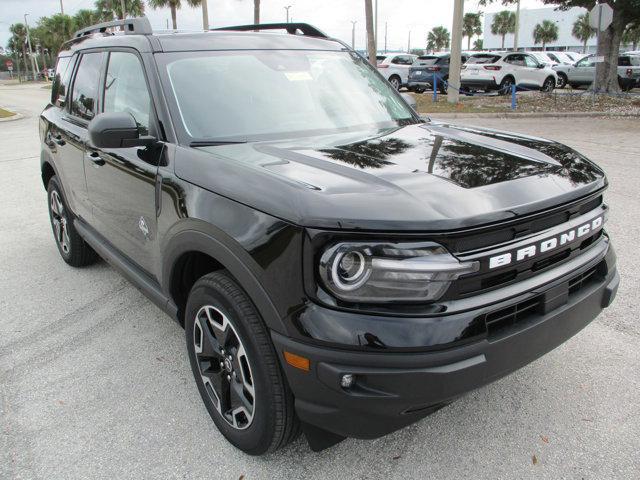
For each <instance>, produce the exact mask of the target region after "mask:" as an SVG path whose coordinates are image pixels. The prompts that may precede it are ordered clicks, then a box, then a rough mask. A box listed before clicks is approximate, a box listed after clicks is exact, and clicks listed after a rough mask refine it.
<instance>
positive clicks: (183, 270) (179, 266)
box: [169, 251, 224, 325]
mask: <svg viewBox="0 0 640 480" xmlns="http://www.w3.org/2000/svg"><path fill="white" fill-rule="evenodd" d="M222 269H224V266H223V265H222V264H221V263H220V262H218V261H217V260H216V259H215V258H213V257H211V256H209V255H207V254H206V253H202V252H198V251H193V252H186V253H183V254H182V255H181V256H180V257H179V258H178V260H177V261H176V262H175V264H174V266H173V270H172V272H171V280H170V284H169V285H170V286H169V293H170V294H171V298H173V301H174V302H175V304H176V306H177V307H178V319H179V320H180V323H181V324H182V325H184V311H185V309H186V307H187V299H188V298H189V292H190V291H191V287H193V284H194V283H196V281H197V280H198V279H199V278H201V277H203V276H204V275H207V274H208V273H211V272H215V271H217V270H222Z"/></svg>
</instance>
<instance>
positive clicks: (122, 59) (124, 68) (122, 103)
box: [104, 52, 151, 135]
mask: <svg viewBox="0 0 640 480" xmlns="http://www.w3.org/2000/svg"><path fill="white" fill-rule="evenodd" d="M150 110H151V98H150V97H149V90H148V88H147V82H146V80H145V76H144V71H143V70H142V65H141V64H140V60H139V59H138V57H137V56H136V55H135V54H133V53H128V52H112V53H111V54H110V55H109V66H108V67H107V75H106V78H105V85H104V111H105V112H129V113H130V114H131V115H133V118H135V119H136V123H137V124H138V128H139V129H140V133H141V134H143V135H147V134H148V133H149V112H150Z"/></svg>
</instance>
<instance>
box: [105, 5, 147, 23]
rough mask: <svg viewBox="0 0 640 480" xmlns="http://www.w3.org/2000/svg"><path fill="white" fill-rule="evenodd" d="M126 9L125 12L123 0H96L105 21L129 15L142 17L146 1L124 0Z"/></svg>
mask: <svg viewBox="0 0 640 480" xmlns="http://www.w3.org/2000/svg"><path fill="white" fill-rule="evenodd" d="M151 3H153V2H151ZM124 9H125V12H122V0H96V11H97V12H98V16H99V17H100V19H101V20H105V21H111V20H115V19H116V18H121V19H122V18H125V17H127V16H129V17H140V16H142V15H144V2H143V1H142V0H124Z"/></svg>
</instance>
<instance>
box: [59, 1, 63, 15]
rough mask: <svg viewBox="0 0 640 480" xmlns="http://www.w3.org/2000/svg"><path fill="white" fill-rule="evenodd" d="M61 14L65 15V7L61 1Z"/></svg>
mask: <svg viewBox="0 0 640 480" xmlns="http://www.w3.org/2000/svg"><path fill="white" fill-rule="evenodd" d="M60 13H61V14H62V15H64V5H62V0H60Z"/></svg>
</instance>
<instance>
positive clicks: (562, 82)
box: [556, 73, 569, 88]
mask: <svg viewBox="0 0 640 480" xmlns="http://www.w3.org/2000/svg"><path fill="white" fill-rule="evenodd" d="M568 81H569V79H568V78H567V76H566V75H565V74H564V73H558V84H557V85H556V88H564V87H566V86H567V83H568Z"/></svg>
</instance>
